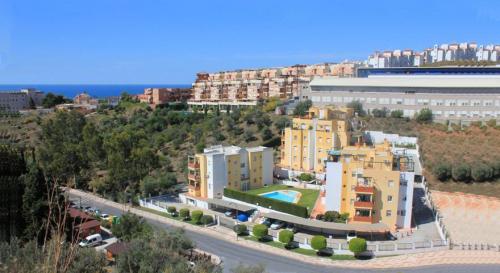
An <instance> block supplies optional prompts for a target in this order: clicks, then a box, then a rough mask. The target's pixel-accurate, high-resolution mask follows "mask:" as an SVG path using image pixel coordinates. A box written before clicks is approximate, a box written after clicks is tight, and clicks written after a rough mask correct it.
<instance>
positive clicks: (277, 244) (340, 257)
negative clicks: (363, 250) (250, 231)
mask: <svg viewBox="0 0 500 273" xmlns="http://www.w3.org/2000/svg"><path fill="white" fill-rule="evenodd" d="M240 238H243V239H245V240H249V241H254V242H258V243H261V244H265V245H268V246H272V247H276V248H281V249H285V245H284V244H282V243H280V242H276V241H268V242H266V241H259V239H257V238H255V237H254V236H251V235H248V236H240ZM289 251H292V252H295V253H298V254H302V255H306V256H312V257H319V256H318V255H316V250H313V249H306V248H295V249H291V250H289ZM323 258H329V259H331V260H339V261H340V260H343V261H349V260H356V258H355V257H354V256H352V255H337V254H335V255H332V256H330V257H323Z"/></svg>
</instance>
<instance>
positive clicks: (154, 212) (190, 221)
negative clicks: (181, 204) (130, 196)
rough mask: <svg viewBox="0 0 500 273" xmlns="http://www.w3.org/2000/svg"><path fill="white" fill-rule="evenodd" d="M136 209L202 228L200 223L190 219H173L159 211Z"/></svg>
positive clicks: (177, 217)
mask: <svg viewBox="0 0 500 273" xmlns="http://www.w3.org/2000/svg"><path fill="white" fill-rule="evenodd" d="M136 208H137V209H140V210H143V211H147V212H151V213H153V214H156V215H160V216H163V217H166V218H170V219H173V220H177V221H179V222H183V223H188V224H191V225H194V226H202V225H203V224H201V223H195V222H194V221H193V219H190V220H188V221H184V220H182V219H181V218H180V217H179V216H176V217H174V216H172V215H170V214H168V213H166V212H161V211H157V210H154V209H150V208H145V207H136Z"/></svg>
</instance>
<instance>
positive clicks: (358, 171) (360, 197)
mask: <svg viewBox="0 0 500 273" xmlns="http://www.w3.org/2000/svg"><path fill="white" fill-rule="evenodd" d="M414 142H415V144H416V139H414ZM406 150H407V149H406V148H396V147H395V146H394V143H390V142H389V141H388V140H387V139H385V140H384V142H383V143H377V144H374V145H373V146H368V145H366V144H357V145H355V146H349V147H345V148H343V149H341V150H332V151H331V153H330V155H331V156H330V158H329V161H328V162H327V163H326V184H325V197H324V203H325V209H326V210H334V211H338V212H340V213H349V222H351V223H368V224H373V223H384V224H386V225H387V226H388V227H389V228H391V229H392V230H396V229H409V228H411V215H412V202H413V184H414V179H415V160H418V157H416V156H414V155H415V153H407V152H406Z"/></svg>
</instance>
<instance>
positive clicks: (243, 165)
mask: <svg viewBox="0 0 500 273" xmlns="http://www.w3.org/2000/svg"><path fill="white" fill-rule="evenodd" d="M282 154H283V157H285V153H284V152H283V153H282ZM240 167H242V168H245V163H241V164H240Z"/></svg>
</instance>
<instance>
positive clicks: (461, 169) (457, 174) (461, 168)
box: [451, 163, 470, 181]
mask: <svg viewBox="0 0 500 273" xmlns="http://www.w3.org/2000/svg"><path fill="white" fill-rule="evenodd" d="M451 176H452V177H453V179H454V180H455V181H469V179H470V167H469V166H468V165H466V164H465V163H459V164H457V165H454V166H453V168H452V170H451Z"/></svg>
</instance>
